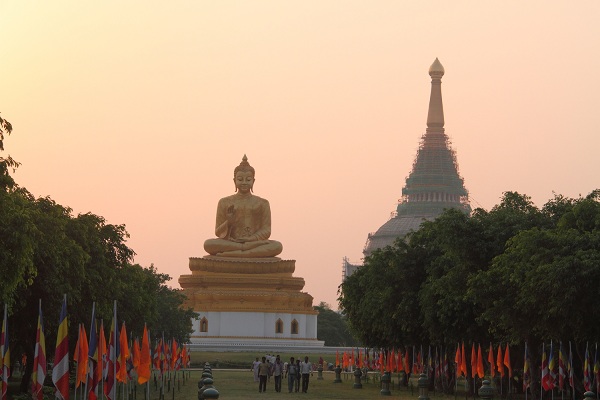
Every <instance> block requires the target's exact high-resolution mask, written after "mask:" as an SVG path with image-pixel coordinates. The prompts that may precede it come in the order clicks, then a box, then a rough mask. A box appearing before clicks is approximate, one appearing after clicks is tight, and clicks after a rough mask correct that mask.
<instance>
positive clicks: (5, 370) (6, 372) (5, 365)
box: [0, 304, 10, 400]
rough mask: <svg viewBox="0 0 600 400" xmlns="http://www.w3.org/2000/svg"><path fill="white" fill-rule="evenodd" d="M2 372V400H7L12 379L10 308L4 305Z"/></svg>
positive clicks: (0, 362)
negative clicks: (9, 333) (9, 334)
mask: <svg viewBox="0 0 600 400" xmlns="http://www.w3.org/2000/svg"><path fill="white" fill-rule="evenodd" d="M0 353H2V354H1V356H0V358H1V360H0V366H1V368H0V370H1V373H2V400H5V399H6V394H7V392H8V378H9V377H10V347H9V343H8V306H7V305H6V304H5V305H4V321H3V322H2V336H1V337H0Z"/></svg>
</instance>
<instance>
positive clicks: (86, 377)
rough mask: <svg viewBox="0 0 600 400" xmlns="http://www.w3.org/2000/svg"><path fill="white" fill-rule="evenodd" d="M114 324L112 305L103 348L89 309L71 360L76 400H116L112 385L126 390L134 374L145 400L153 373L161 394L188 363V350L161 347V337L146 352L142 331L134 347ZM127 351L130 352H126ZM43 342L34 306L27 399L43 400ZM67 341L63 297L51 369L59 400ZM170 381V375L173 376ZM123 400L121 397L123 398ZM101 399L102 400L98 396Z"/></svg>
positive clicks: (2, 365)
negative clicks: (79, 399) (167, 381)
mask: <svg viewBox="0 0 600 400" xmlns="http://www.w3.org/2000/svg"><path fill="white" fill-rule="evenodd" d="M7 321H8V319H7V307H6V305H5V307H4V320H3V323H2V334H1V336H0V374H1V375H2V393H1V396H2V397H1V400H6V394H7V386H8V378H9V374H10V347H9V340H8V326H7ZM116 321H117V302H116V301H115V302H114V307H113V318H112V323H111V327H110V334H109V338H108V343H107V340H106V337H105V336H104V323H103V321H101V322H100V327H99V328H98V327H97V321H96V315H95V304H94V305H93V307H92V320H91V324H90V334H89V339H88V335H87V332H86V329H85V326H84V325H83V324H79V327H78V331H79V333H78V339H77V344H76V346H75V351H74V354H73V361H74V362H75V363H76V366H77V368H76V371H75V374H76V376H75V400H76V399H77V393H78V391H79V392H80V393H81V395H80V396H81V397H83V400H87V399H88V398H89V400H97V399H98V397H99V393H103V394H104V396H105V397H106V399H107V400H117V392H116V389H117V382H121V383H123V384H124V385H123V391H124V392H125V386H126V385H127V384H128V383H130V382H132V381H134V380H135V378H134V376H133V373H134V372H135V375H137V383H138V384H139V385H144V384H145V385H146V398H147V399H148V398H149V387H150V386H149V381H150V376H151V372H152V369H154V370H156V371H158V373H159V375H160V377H161V390H163V388H164V379H165V376H166V373H167V372H168V373H169V375H170V373H171V371H173V372H175V373H176V371H178V370H180V369H182V368H188V367H189V363H190V349H189V346H180V345H179V344H177V342H176V341H175V339H173V340H172V341H170V342H166V341H165V340H164V337H163V338H162V339H158V340H157V341H156V347H155V349H154V352H152V349H151V347H150V340H149V332H148V329H147V328H146V326H145V325H144V332H143V335H142V341H141V343H140V342H139V340H138V338H136V339H135V340H133V341H130V339H129V338H128V336H127V331H126V327H125V322H123V323H122V325H121V330H120V332H119V331H118V328H117V327H116V326H115V324H116ZM130 349H131V351H130ZM47 372H48V371H47V357H46V338H45V335H44V320H43V316H42V303H41V300H40V303H39V316H38V321H37V329H36V340H35V349H34V359H33V373H32V386H31V392H32V397H33V398H34V399H36V400H43V397H44V393H43V387H44V381H45V379H46V375H47ZM69 372H70V370H69V338H68V320H67V296H66V295H65V296H64V298H63V302H62V307H61V311H60V320H59V327H58V334H57V338H56V347H55V352H54V364H53V368H52V383H53V384H54V387H55V389H56V390H55V396H56V398H57V399H59V400H69V378H70V375H69ZM173 379H175V374H174V375H173ZM125 396H126V395H125V394H124V396H123V398H126V397H125ZM100 398H102V396H100Z"/></svg>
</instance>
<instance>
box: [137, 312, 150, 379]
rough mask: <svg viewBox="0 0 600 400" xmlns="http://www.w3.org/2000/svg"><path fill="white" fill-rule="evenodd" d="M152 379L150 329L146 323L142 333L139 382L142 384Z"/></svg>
mask: <svg viewBox="0 0 600 400" xmlns="http://www.w3.org/2000/svg"><path fill="white" fill-rule="evenodd" d="M149 380H150V342H149V340H148V330H147V329H146V325H145V324H144V334H143V335H142V348H141V351H140V366H139V367H138V383H139V384H140V385H142V384H144V383H146V382H148V381H149Z"/></svg>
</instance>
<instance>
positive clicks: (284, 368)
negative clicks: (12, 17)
mask: <svg viewBox="0 0 600 400" xmlns="http://www.w3.org/2000/svg"><path fill="white" fill-rule="evenodd" d="M252 371H253V372H254V381H255V382H258V392H259V393H262V392H264V391H266V390H267V381H268V380H270V378H271V376H273V379H274V380H275V391H276V392H281V382H282V380H283V379H287V383H288V392H289V393H292V392H299V391H300V388H302V393H308V381H309V379H310V375H311V374H312V371H313V367H312V364H311V363H309V362H308V357H304V361H303V362H300V358H298V359H295V358H294V357H290V361H289V362H287V361H286V362H285V363H282V362H281V358H280V357H279V355H277V356H270V355H266V356H264V357H263V358H262V361H259V360H258V357H256V360H255V361H254V362H253V363H252Z"/></svg>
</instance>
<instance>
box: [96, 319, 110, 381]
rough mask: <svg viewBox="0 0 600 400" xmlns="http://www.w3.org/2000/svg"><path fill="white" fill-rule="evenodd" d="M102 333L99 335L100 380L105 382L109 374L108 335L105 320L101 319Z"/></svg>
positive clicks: (98, 374)
mask: <svg viewBox="0 0 600 400" xmlns="http://www.w3.org/2000/svg"><path fill="white" fill-rule="evenodd" d="M99 331H100V334H99V335H98V336H99V337H98V363H99V365H98V373H97V376H98V382H103V381H104V380H105V379H106V378H107V376H108V366H107V365H108V350H107V349H106V336H105V335H104V320H100V329H99Z"/></svg>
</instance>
